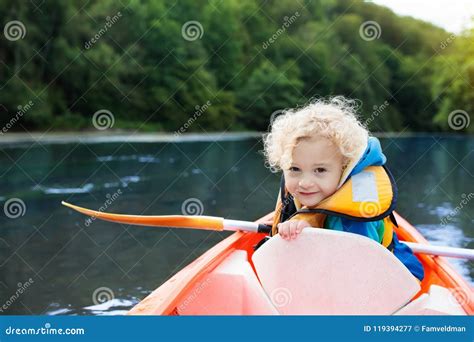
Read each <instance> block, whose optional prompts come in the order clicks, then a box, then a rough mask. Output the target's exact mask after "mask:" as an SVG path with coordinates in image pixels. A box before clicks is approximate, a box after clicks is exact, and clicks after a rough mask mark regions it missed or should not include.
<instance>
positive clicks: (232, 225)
mask: <svg viewBox="0 0 474 342" xmlns="http://www.w3.org/2000/svg"><path fill="white" fill-rule="evenodd" d="M61 204H63V205H65V206H66V207H69V208H71V209H74V210H76V211H78V212H80V213H82V214H84V215H88V216H91V217H95V218H99V219H101V220H105V221H110V222H117V223H125V224H134V225H139V226H150V227H173V228H191V229H205V230H216V231H223V230H228V231H238V230H241V231H246V232H255V233H266V234H268V233H270V231H271V229H272V228H271V227H270V226H267V225H265V224H261V223H255V222H249V221H239V220H228V219H224V218H222V217H215V216H184V215H164V216H143V215H123V214H112V213H104V212H101V211H96V210H90V209H86V208H82V207H78V206H76V205H73V204H70V203H67V202H64V201H63V202H61ZM404 243H405V244H407V245H408V246H409V247H410V248H411V249H412V250H413V252H415V253H420V254H430V255H439V256H446V257H451V258H462V259H469V260H474V250H473V249H467V248H454V247H445V246H433V245H425V244H421V243H415V242H404Z"/></svg>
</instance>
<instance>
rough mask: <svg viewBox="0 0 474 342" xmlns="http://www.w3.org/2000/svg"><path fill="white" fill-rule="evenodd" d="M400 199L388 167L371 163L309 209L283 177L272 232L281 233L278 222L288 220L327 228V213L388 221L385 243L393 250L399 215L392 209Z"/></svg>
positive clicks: (358, 219)
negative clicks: (298, 198) (286, 185)
mask: <svg viewBox="0 0 474 342" xmlns="http://www.w3.org/2000/svg"><path fill="white" fill-rule="evenodd" d="M396 200H397V187H396V185H395V181H394V180H393V176H392V175H391V174H390V172H389V171H388V170H387V169H386V168H385V167H384V166H368V167H366V168H365V169H363V170H362V171H361V172H359V173H357V174H355V175H353V176H351V177H349V178H348V179H347V180H346V181H345V182H344V184H343V185H342V186H341V187H340V188H339V189H338V190H337V191H336V192H335V193H334V194H332V195H331V196H329V197H327V198H326V199H324V200H322V201H321V202H320V203H318V204H317V205H316V206H314V207H311V208H308V207H305V206H302V205H301V204H300V203H299V202H298V200H296V199H293V197H292V196H291V194H289V193H288V190H287V189H286V187H285V180H284V177H283V176H282V182H281V185H280V193H279V195H278V200H277V204H276V208H275V216H274V221H273V225H272V235H275V234H277V233H278V228H277V224H278V223H280V222H284V221H287V220H305V221H307V222H308V223H310V224H311V226H312V227H319V228H323V227H324V223H325V221H326V218H327V215H331V216H338V217H342V218H347V219H351V220H354V221H361V222H370V221H379V220H383V221H384V233H383V238H382V240H381V241H380V242H381V243H382V244H383V246H385V247H388V248H389V249H391V244H392V239H393V231H394V225H396V221H395V218H394V217H393V214H392V211H393V210H394V209H395V205H396Z"/></svg>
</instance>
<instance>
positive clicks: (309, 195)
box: [284, 138, 344, 207]
mask: <svg viewBox="0 0 474 342" xmlns="http://www.w3.org/2000/svg"><path fill="white" fill-rule="evenodd" d="M343 165H344V157H343V156H342V154H341V152H340V151H339V149H338V148H337V147H336V145H334V144H333V143H332V142H331V141H330V140H329V139H326V138H304V139H301V140H300V141H299V142H298V144H297V145H296V146H295V148H294V149H293V153H292V163H291V165H290V167H289V168H288V169H285V170H284V174H285V180H286V187H287V189H288V191H289V192H290V193H291V194H292V195H293V197H295V198H296V199H297V200H298V201H299V202H300V203H301V204H302V205H304V206H306V207H313V206H315V205H317V204H318V203H319V202H321V201H322V200H323V199H325V198H327V197H329V196H331V195H332V194H333V193H334V192H336V190H337V186H338V184H339V180H340V179H341V175H342V171H343Z"/></svg>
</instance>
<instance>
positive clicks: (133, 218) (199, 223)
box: [61, 201, 272, 234]
mask: <svg viewBox="0 0 474 342" xmlns="http://www.w3.org/2000/svg"><path fill="white" fill-rule="evenodd" d="M61 204H62V205H65V206H66V207H69V208H71V209H74V210H76V211H78V212H80V213H82V214H84V215H88V216H91V217H95V218H99V219H101V220H105V221H110V222H118V223H125V224H134V225H139V226H150V227H173V228H192V229H205V230H217V231H223V230H229V231H238V230H242V231H247V232H256V233H267V234H268V233H270V231H271V229H272V227H270V226H267V225H265V224H259V223H255V222H248V221H238V220H228V219H224V218H222V217H215V216H183V215H163V216H144V215H123V214H111V213H104V212H101V211H96V210H90V209H86V208H82V207H78V206H76V205H73V204H70V203H67V202H64V201H62V202H61Z"/></svg>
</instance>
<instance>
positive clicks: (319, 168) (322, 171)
mask: <svg viewBox="0 0 474 342" xmlns="http://www.w3.org/2000/svg"><path fill="white" fill-rule="evenodd" d="M315 171H316V172H317V173H324V172H326V171H327V170H326V169H325V168H324V167H318V168H317V169H315Z"/></svg>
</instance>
